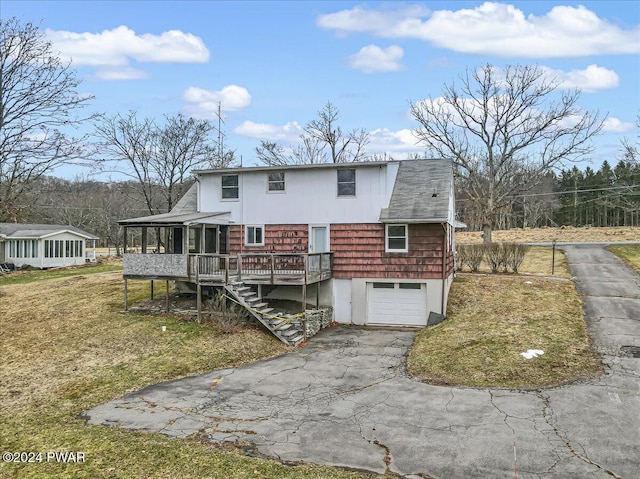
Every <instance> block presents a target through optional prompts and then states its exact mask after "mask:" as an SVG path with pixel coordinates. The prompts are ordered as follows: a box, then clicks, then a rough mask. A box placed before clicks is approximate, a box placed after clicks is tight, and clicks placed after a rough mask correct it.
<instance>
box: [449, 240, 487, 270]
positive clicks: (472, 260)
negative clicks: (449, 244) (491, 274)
mask: <svg viewBox="0 0 640 479" xmlns="http://www.w3.org/2000/svg"><path fill="white" fill-rule="evenodd" d="M456 249H457V255H458V264H459V265H460V269H463V268H464V267H465V266H468V267H469V269H470V270H471V271H474V272H477V271H478V270H479V269H480V264H481V263H482V258H483V256H484V247H483V245H481V244H459V245H458V246H457V248H456Z"/></svg>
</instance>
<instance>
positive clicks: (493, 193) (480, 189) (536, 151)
mask: <svg viewBox="0 0 640 479" xmlns="http://www.w3.org/2000/svg"><path fill="white" fill-rule="evenodd" d="M460 79H461V82H462V84H461V86H460V87H459V88H458V87H456V86H455V84H453V83H452V84H450V85H445V87H444V91H443V94H442V97H440V98H438V99H436V100H433V99H428V100H423V101H419V102H416V103H411V113H412V115H413V117H414V118H415V119H416V120H417V121H418V122H419V123H420V126H419V127H418V128H416V129H415V134H416V136H417V137H418V138H419V139H420V140H421V141H422V142H424V143H425V144H426V145H428V147H430V148H431V149H433V150H434V151H436V152H437V153H438V154H440V155H441V156H443V157H447V158H452V160H453V162H454V170H455V174H456V175H457V176H458V179H459V184H460V185H461V187H462V188H463V189H464V191H465V194H466V196H467V197H468V198H469V200H470V201H471V202H472V203H473V204H474V207H475V208H474V209H475V211H477V212H478V218H477V219H478V221H479V223H480V224H481V225H482V229H483V231H484V241H485V242H487V243H490V242H491V231H492V229H493V228H494V227H495V225H496V219H497V217H498V215H499V214H500V213H501V212H503V211H504V210H505V209H508V208H509V206H510V202H511V201H512V196H513V195H514V193H516V192H520V193H522V192H524V191H528V190H531V188H535V187H536V185H537V184H539V182H540V181H542V179H543V178H544V175H545V174H546V173H547V172H549V171H551V170H552V169H553V168H555V167H558V166H560V165H562V164H564V162H567V161H574V160H577V159H579V158H582V157H584V156H585V155H586V154H588V153H589V152H590V151H591V146H590V140H591V138H592V137H593V136H594V135H596V134H597V133H599V131H600V130H601V128H602V123H603V120H601V119H599V118H598V116H599V115H598V113H590V112H587V111H584V110H582V109H581V108H580V107H579V106H578V100H579V98H580V92H579V91H578V90H573V91H557V90H558V86H559V82H557V81H556V80H554V79H548V78H546V76H545V73H544V71H543V70H542V69H541V68H539V67H538V66H521V65H516V66H508V67H506V68H505V69H504V70H503V71H499V70H498V69H496V68H495V67H494V66H492V65H485V66H483V67H481V68H479V69H476V70H474V71H473V72H471V73H470V72H469V71H467V73H466V75H464V76H462V77H460Z"/></svg>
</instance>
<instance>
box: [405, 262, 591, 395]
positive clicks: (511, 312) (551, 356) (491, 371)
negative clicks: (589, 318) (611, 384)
mask: <svg viewBox="0 0 640 479" xmlns="http://www.w3.org/2000/svg"><path fill="white" fill-rule="evenodd" d="M529 283H530V284H529ZM528 349H541V350H543V351H544V355H542V356H540V357H538V358H535V359H531V360H526V359H524V358H523V357H522V356H520V353H521V352H525V351H527V350H528ZM409 369H410V371H411V373H412V374H414V375H415V376H417V377H420V378H422V379H424V380H426V381H429V382H433V383H436V384H448V385H467V386H480V387H509V388H537V387H542V386H551V385H557V384H562V383H566V382H569V381H572V380H575V379H581V378H586V377H589V376H593V375H595V374H597V373H598V372H599V371H600V366H599V362H598V361H597V360H596V358H595V357H594V354H593V352H592V350H591V348H590V343H589V337H588V335H587V332H586V326H585V323H584V321H583V312H582V305H581V300H580V297H579V295H578V293H577V291H576V289H575V287H574V285H573V283H572V282H570V281H567V280H555V279H548V278H537V277H523V276H506V275H470V274H462V275H460V276H459V277H458V278H457V279H456V280H455V281H454V283H453V286H452V288H451V293H450V296H449V316H448V318H447V320H446V321H444V322H443V323H441V324H439V325H438V326H435V327H433V328H427V329H424V330H422V331H421V332H420V333H419V334H418V336H417V338H416V342H415V344H414V347H413V350H412V352H411V354H410V356H409Z"/></svg>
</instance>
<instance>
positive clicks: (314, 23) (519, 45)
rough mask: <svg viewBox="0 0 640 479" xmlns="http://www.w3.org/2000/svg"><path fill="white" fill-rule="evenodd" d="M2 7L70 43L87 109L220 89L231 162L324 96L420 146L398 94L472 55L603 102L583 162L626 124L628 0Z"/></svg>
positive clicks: (639, 65) (638, 72)
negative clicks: (89, 98)
mask: <svg viewBox="0 0 640 479" xmlns="http://www.w3.org/2000/svg"><path fill="white" fill-rule="evenodd" d="M0 14H1V15H2V17H3V18H9V17H12V16H16V17H18V18H20V19H21V20H22V21H24V22H27V21H29V22H32V23H34V24H36V25H38V26H39V27H40V28H41V29H42V30H43V31H45V32H46V34H47V36H48V37H49V39H50V40H51V41H52V42H53V45H54V48H55V49H57V50H58V51H60V54H61V56H62V57H63V58H71V59H72V62H73V65H74V67H75V68H76V69H77V71H78V73H79V76H80V77H81V78H82V79H83V84H82V85H81V91H82V92H83V93H89V94H92V95H95V97H96V98H95V101H93V103H92V104H91V107H90V108H91V110H95V111H99V112H104V113H107V114H115V113H118V112H120V113H126V112H127V111H128V110H136V111H137V112H138V114H139V115H140V116H144V117H152V118H157V119H161V118H162V116H163V115H165V114H175V113H178V112H183V113H186V114H189V115H192V116H196V117H199V118H209V119H213V118H215V110H216V109H217V104H218V102H221V104H222V109H223V113H224V117H225V131H226V134H227V140H226V143H227V145H228V146H229V147H230V148H231V149H236V153H237V155H241V156H242V159H243V164H244V166H248V165H251V164H254V163H255V161H256V160H255V153H254V148H255V147H256V146H257V145H258V144H259V141H260V139H268V140H272V141H277V142H279V143H280V144H281V145H282V146H284V147H288V146H290V145H295V144H296V141H297V138H298V136H299V134H300V133H301V129H302V127H303V126H304V125H305V123H306V122H307V121H309V120H311V119H313V118H314V117H315V115H316V112H317V111H318V110H319V109H320V108H322V106H323V105H324V104H325V103H326V102H327V101H331V102H332V103H334V105H335V106H336V107H337V108H338V109H339V110H340V112H341V114H342V118H341V125H342V127H343V130H350V129H353V128H365V129H366V130H368V131H369V132H370V133H371V141H370V144H369V146H368V148H367V150H368V152H370V153H382V152H387V153H389V154H391V155H392V156H393V157H394V158H396V159H403V158H405V157H406V155H407V154H408V153H411V152H421V151H423V148H421V146H420V145H417V144H416V140H415V139H414V138H413V136H412V134H411V130H412V129H413V128H415V127H417V126H418V125H417V123H416V122H415V120H413V119H412V118H411V116H410V114H409V104H408V102H409V101H418V100H421V99H423V98H428V97H432V98H437V97H438V96H439V95H440V94H441V91H442V87H443V85H444V84H446V83H451V82H452V81H455V80H457V79H458V76H459V75H461V74H463V73H464V72H465V70H466V69H467V68H469V69H473V68H474V67H478V66H480V65H483V64H486V63H491V64H494V65H496V66H497V67H502V66H504V65H507V64H537V65H539V66H540V67H542V68H544V69H546V70H548V71H549V74H550V75H554V76H555V77H556V79H558V80H559V81H562V86H563V87H578V88H580V89H581V90H582V91H583V93H582V97H581V101H580V105H581V106H582V107H583V108H586V109H591V110H596V109H598V110H600V111H601V113H603V114H605V113H606V114H608V115H609V118H608V120H607V122H606V124H605V128H604V131H603V133H602V134H601V135H600V137H599V138H598V139H597V141H596V150H595V151H594V153H593V155H592V166H593V167H596V168H597V167H598V166H599V165H600V163H601V162H602V160H604V159H607V160H609V161H610V162H615V161H617V159H618V158H619V151H620V140H621V139H622V138H624V137H627V138H635V137H637V135H638V128H637V126H636V125H635V121H636V117H637V115H638V114H639V113H640V2H637V1H615V0H614V1H587V2H570V1H558V2H546V1H514V2H467V1H449V2H405V3H401V2H386V3H384V2H367V3H361V2H350V1H339V2H328V1H327V2H310V1H309V2H306V1H305V2H302V1H298V2H296V1H286V2H269V1H258V2H243V1H233V2H224V1H204V0H201V1H192V2H188V1H181V2H177V1H176V2H174V1H137V2H130V1H122V0H120V1H103V2H100V1H80V0H77V1H70V2H67V1H55V2H53V1H26V0H20V1H16V0H3V1H2V9H1V12H0ZM75 173H83V172H82V171H75V170H72V169H70V168H68V167H67V168H65V169H64V170H61V171H60V172H58V174H61V175H64V176H73V174H75Z"/></svg>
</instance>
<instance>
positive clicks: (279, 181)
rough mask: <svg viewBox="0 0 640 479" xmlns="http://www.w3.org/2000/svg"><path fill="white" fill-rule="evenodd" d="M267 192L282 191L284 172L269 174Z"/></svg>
mask: <svg viewBox="0 0 640 479" xmlns="http://www.w3.org/2000/svg"><path fill="white" fill-rule="evenodd" d="M269 191H284V172H279V173H269Z"/></svg>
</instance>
